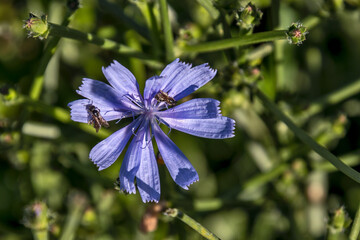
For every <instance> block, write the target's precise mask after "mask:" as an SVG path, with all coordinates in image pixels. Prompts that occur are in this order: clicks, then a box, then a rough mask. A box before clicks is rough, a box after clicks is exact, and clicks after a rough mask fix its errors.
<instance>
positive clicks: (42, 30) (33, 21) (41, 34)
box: [24, 13, 50, 39]
mask: <svg viewBox="0 0 360 240" xmlns="http://www.w3.org/2000/svg"><path fill="white" fill-rule="evenodd" d="M24 28H26V30H28V34H29V37H33V38H39V39H46V38H47V37H48V35H49V32H50V31H49V24H48V21H47V15H42V16H41V17H38V16H36V15H35V14H33V13H30V14H29V19H27V20H26V21H25V24H24Z"/></svg>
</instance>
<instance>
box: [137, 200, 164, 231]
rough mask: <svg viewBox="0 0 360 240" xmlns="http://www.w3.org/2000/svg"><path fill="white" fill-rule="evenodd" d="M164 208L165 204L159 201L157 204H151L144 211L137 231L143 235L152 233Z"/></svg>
mask: <svg viewBox="0 0 360 240" xmlns="http://www.w3.org/2000/svg"><path fill="white" fill-rule="evenodd" d="M165 208H166V202H165V201H160V202H159V203H154V204H151V205H150V206H149V207H148V208H147V209H146V211H145V213H144V215H143V217H142V219H141V223H140V226H139V229H140V231H141V232H143V233H149V232H153V231H155V230H156V228H157V224H158V219H159V215H160V213H161V212H163V211H164V210H165Z"/></svg>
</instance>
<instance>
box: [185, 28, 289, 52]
mask: <svg viewBox="0 0 360 240" xmlns="http://www.w3.org/2000/svg"><path fill="white" fill-rule="evenodd" d="M285 32H286V31H285V30H276V31H268V32H260V33H254V34H251V35H246V36H242V37H238V38H230V39H224V40H218V41H212V42H206V43H199V44H194V45H185V46H184V47H182V49H181V50H182V52H183V53H201V52H213V51H219V50H224V49H228V48H233V47H240V46H246V45H252V44H256V43H262V42H272V41H276V40H286V38H287V37H286V34H285Z"/></svg>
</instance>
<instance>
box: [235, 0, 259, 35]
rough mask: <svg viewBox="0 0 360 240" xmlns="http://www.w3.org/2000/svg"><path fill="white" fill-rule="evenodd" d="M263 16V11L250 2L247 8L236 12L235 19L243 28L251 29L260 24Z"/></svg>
mask: <svg viewBox="0 0 360 240" xmlns="http://www.w3.org/2000/svg"><path fill="white" fill-rule="evenodd" d="M262 15H263V13H262V12H261V10H260V9H258V8H257V7H256V6H255V5H254V4H252V3H251V2H249V3H248V4H247V5H246V6H245V7H243V8H240V10H238V11H236V12H235V19H236V21H237V25H239V26H240V27H241V28H245V29H250V28H253V27H255V25H258V24H259V23H260V20H261V18H262Z"/></svg>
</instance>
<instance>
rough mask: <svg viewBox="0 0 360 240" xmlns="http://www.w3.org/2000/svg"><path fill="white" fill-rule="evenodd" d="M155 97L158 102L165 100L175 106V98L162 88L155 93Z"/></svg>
mask: <svg viewBox="0 0 360 240" xmlns="http://www.w3.org/2000/svg"><path fill="white" fill-rule="evenodd" d="M155 99H156V101H158V102H166V103H167V104H168V105H169V106H175V104H176V101H175V99H174V98H173V97H170V96H169V95H168V94H167V93H166V92H163V91H162V90H159V92H158V93H157V94H156V95H155Z"/></svg>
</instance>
